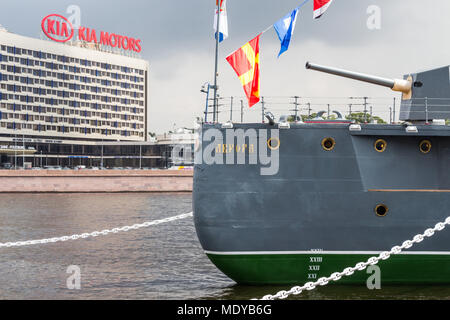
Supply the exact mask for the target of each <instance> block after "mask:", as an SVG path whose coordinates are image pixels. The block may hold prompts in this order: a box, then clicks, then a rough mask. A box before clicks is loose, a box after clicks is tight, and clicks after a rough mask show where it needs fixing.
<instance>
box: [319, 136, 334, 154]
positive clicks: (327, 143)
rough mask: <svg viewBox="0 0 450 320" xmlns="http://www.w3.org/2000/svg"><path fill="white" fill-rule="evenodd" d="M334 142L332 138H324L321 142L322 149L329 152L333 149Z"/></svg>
mask: <svg viewBox="0 0 450 320" xmlns="http://www.w3.org/2000/svg"><path fill="white" fill-rule="evenodd" d="M335 145H336V141H334V139H333V138H325V139H323V140H322V148H323V149H324V150H326V151H331V150H333V149H334V146H335Z"/></svg>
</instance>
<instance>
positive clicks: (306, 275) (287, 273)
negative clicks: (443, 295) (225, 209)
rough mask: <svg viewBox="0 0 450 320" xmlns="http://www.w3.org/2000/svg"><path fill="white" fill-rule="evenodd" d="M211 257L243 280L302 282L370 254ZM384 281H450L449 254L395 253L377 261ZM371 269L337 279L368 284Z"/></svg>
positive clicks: (235, 278) (348, 265)
mask: <svg viewBox="0 0 450 320" xmlns="http://www.w3.org/2000/svg"><path fill="white" fill-rule="evenodd" d="M207 256H208V258H209V259H210V260H211V261H212V262H213V263H214V264H215V265H216V266H217V268H219V269H220V270H221V271H222V272H223V273H225V274H226V275H227V276H228V277H230V278H231V279H233V280H234V281H236V282H237V283H240V284H251V285H264V284H303V283H305V282H309V281H315V280H317V279H319V278H320V277H328V276H330V275H331V274H332V273H334V272H341V271H342V270H344V269H345V268H347V267H353V266H355V264H356V263H358V262H364V261H367V259H368V258H370V257H371V256H373V255H371V254H328V253H321V252H310V253H307V254H242V253H240V254H226V255H224V254H212V253H207ZM378 266H379V267H380V271H381V282H382V283H385V284H419V283H422V284H444V283H450V255H448V254H414V255H411V254H405V255H393V256H391V258H389V259H388V260H385V261H380V262H379V263H378ZM370 275H371V273H367V271H366V270H363V271H356V272H355V273H354V274H353V275H351V276H348V277H343V278H342V279H341V280H339V281H338V283H347V284H365V283H366V281H367V279H368V277H370Z"/></svg>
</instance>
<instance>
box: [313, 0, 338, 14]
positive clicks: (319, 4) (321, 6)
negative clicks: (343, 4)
mask: <svg viewBox="0 0 450 320" xmlns="http://www.w3.org/2000/svg"><path fill="white" fill-rule="evenodd" d="M331 2H333V0H314V19H318V18H320V17H321V16H322V15H323V14H324V13H325V11H327V9H328V7H329V6H330V4H331Z"/></svg>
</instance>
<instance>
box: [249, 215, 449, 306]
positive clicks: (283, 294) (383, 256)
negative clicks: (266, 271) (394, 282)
mask: <svg viewBox="0 0 450 320" xmlns="http://www.w3.org/2000/svg"><path fill="white" fill-rule="evenodd" d="M447 225H450V217H447V219H445V221H444V222H439V223H437V224H436V225H435V226H434V228H429V229H427V230H425V232H424V233H422V234H417V235H416V236H414V237H413V239H412V240H406V241H404V242H403V244H402V245H401V246H395V247H392V249H391V250H390V251H383V252H381V253H380V254H379V255H378V256H373V257H370V258H369V259H368V260H367V261H366V262H359V263H357V264H356V265H355V266H354V267H349V268H345V269H344V270H343V271H342V272H335V273H333V274H331V275H330V276H329V277H322V278H319V279H318V280H317V281H315V282H307V283H305V284H304V285H303V286H295V287H292V288H291V289H290V290H287V291H286V290H281V291H279V292H277V293H276V294H274V295H271V294H268V295H265V296H264V297H262V298H261V300H275V299H286V298H287V297H289V296H290V295H299V294H300V293H302V292H303V291H304V290H307V291H311V290H314V289H315V288H317V286H325V285H327V284H328V283H329V282H330V281H338V280H340V279H341V278H342V277H344V276H345V277H347V276H351V275H352V274H353V273H355V271H362V270H364V269H366V268H367V267H368V266H369V265H375V264H377V263H378V262H379V261H380V260H387V259H389V258H390V257H391V255H393V254H399V253H400V252H402V250H404V249H409V248H411V247H412V246H413V245H414V244H416V243H420V242H422V241H423V240H424V239H425V237H428V238H430V237H432V236H433V235H434V234H435V233H436V232H438V231H442V230H444V229H445V227H446V226H447ZM252 300H258V299H256V298H255V299H252Z"/></svg>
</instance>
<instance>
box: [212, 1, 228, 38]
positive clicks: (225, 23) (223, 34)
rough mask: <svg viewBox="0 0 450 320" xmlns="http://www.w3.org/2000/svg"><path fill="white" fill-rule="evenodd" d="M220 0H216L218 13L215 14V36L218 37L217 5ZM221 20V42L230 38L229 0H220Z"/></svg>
mask: <svg viewBox="0 0 450 320" xmlns="http://www.w3.org/2000/svg"><path fill="white" fill-rule="evenodd" d="M218 2H219V0H216V14H215V15H214V36H215V38H216V39H217V6H218V4H219V3H218ZM220 2H221V3H220V20H219V42H222V41H223V40H225V39H226V38H228V19H227V0H220Z"/></svg>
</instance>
